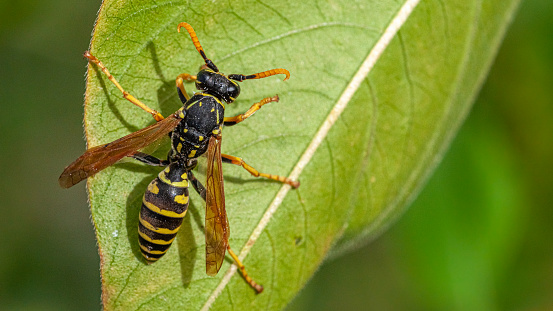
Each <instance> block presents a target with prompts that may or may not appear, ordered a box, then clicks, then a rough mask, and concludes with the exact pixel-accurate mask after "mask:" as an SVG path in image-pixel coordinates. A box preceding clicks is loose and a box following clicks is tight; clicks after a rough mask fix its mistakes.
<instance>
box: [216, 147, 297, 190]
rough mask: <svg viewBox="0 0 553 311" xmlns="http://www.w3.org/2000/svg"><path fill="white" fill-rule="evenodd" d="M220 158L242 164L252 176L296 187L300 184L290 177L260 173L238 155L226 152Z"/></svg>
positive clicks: (226, 161)
mask: <svg viewBox="0 0 553 311" xmlns="http://www.w3.org/2000/svg"><path fill="white" fill-rule="evenodd" d="M221 160H222V161H223V162H225V163H231V164H235V165H240V166H242V167H243V168H244V169H245V170H246V171H248V172H250V174H252V175H253V176H254V177H264V178H268V179H272V180H277V181H280V182H282V183H286V184H289V185H290V186H292V187H293V188H297V187H299V186H300V182H299V181H297V180H291V179H289V178H286V177H284V176H278V175H271V174H265V173H260V172H259V171H257V170H256V169H255V168H253V167H251V166H249V165H248V164H247V163H246V162H244V160H242V159H241V158H239V157H235V156H231V155H228V154H221Z"/></svg>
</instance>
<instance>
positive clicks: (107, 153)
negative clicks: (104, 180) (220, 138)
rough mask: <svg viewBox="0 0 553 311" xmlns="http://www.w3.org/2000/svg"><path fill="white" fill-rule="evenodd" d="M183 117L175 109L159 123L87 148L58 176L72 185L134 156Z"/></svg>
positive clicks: (163, 134)
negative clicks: (173, 112) (174, 111)
mask: <svg viewBox="0 0 553 311" xmlns="http://www.w3.org/2000/svg"><path fill="white" fill-rule="evenodd" d="M180 120H181V119H180V118H179V117H178V116H177V114H176V113H175V114H172V115H170V116H169V117H167V118H165V119H163V120H161V121H159V122H157V123H156V124H152V125H150V126H148V127H145V128H143V129H141V130H139V131H136V132H134V133H131V134H129V135H127V136H125V137H122V138H119V139H118V140H115V141H112V142H111V143H107V144H105V145H101V146H96V147H92V148H90V149H88V150H87V151H86V152H85V153H84V154H83V155H82V156H80V157H79V158H78V159H77V160H75V162H73V163H71V164H70V165H69V166H68V167H66V168H65V170H64V171H63V173H61V175H60V178H59V180H58V181H59V183H60V186H62V187H63V188H69V187H72V186H74V185H76V184H77V183H79V182H80V181H82V180H84V179H86V178H88V177H90V176H92V175H94V174H96V173H98V172H99V171H101V170H103V169H105V168H106V167H108V166H110V165H113V164H114V163H115V162H117V161H119V160H121V159H122V158H124V157H128V156H132V155H133V154H135V153H136V152H137V151H138V150H140V149H143V148H144V147H146V146H148V145H149V144H151V143H153V142H155V141H156V140H158V139H160V138H163V137H164V136H165V135H167V133H169V132H171V131H172V130H173V129H174V128H175V127H176V126H177V124H178V123H179V122H180Z"/></svg>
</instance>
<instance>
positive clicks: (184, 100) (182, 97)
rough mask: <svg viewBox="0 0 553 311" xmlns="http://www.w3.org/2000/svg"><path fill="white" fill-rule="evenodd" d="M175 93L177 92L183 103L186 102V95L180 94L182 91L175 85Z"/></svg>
mask: <svg viewBox="0 0 553 311" xmlns="http://www.w3.org/2000/svg"><path fill="white" fill-rule="evenodd" d="M177 93H178V94H179V98H180V100H181V101H182V102H183V103H186V101H187V99H186V97H185V96H184V94H182V91H181V90H180V88H179V87H178V86H177Z"/></svg>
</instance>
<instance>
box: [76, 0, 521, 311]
mask: <svg viewBox="0 0 553 311" xmlns="http://www.w3.org/2000/svg"><path fill="white" fill-rule="evenodd" d="M517 4H518V1H516V0H508V1H499V0H492V1H485V2H484V1H468V2H467V1H460V0H456V1H447V2H437V1H422V2H421V3H418V1H411V0H406V1H401V2H399V3H398V2H397V1H389V0H380V1H376V0H373V1H369V0H363V1H357V2H343V1H342V2H336V1H330V2H324V3H323V2H311V1H301V2H299V1H298V2H297V3H296V2H290V3H284V2H281V1H273V2H265V1H256V2H254V1H242V2H240V3H236V2H225V3H219V2H211V1H210V2H205V1H189V2H154V1H146V0H144V1H138V0H135V1H115V0H105V1H104V2H103V4H102V8H101V10H100V13H99V17H98V21H97V24H96V28H95V31H94V37H93V39H92V43H91V47H90V49H91V52H92V54H94V55H95V56H97V57H98V58H99V59H100V60H101V61H102V62H103V63H104V64H105V65H106V67H107V68H108V69H109V71H110V72H111V73H112V74H113V76H114V77H115V78H116V79H118V80H119V82H120V83H121V85H122V86H123V87H124V88H125V89H126V90H127V91H128V92H129V93H131V94H132V95H134V96H135V97H136V98H138V99H140V100H141V101H142V102H144V103H145V104H146V105H148V106H150V107H152V108H154V109H157V110H158V111H160V112H161V113H162V114H163V115H165V116H167V115H168V114H170V113H172V112H174V111H175V110H177V109H178V108H179V107H180V105H181V103H180V101H179V99H178V96H177V92H176V87H175V80H174V79H175V78H176V77H177V75H178V74H180V73H183V72H186V73H191V74H195V73H196V72H197V71H198V68H199V66H200V65H201V64H202V59H201V57H200V55H199V54H198V53H197V51H196V50H195V49H194V47H193V45H192V43H191V40H190V37H189V36H188V35H187V34H186V33H177V24H178V23H179V22H183V21H186V22H188V23H189V24H191V25H192V26H193V27H194V29H195V30H196V32H197V34H198V37H199V39H200V42H201V43H202V45H203V48H204V50H205V52H206V54H207V55H208V57H209V58H211V59H212V60H213V61H214V62H215V64H217V66H218V67H219V69H220V70H221V71H222V72H224V73H227V74H228V73H242V74H251V73H255V72H260V71H263V70H267V69H272V68H286V69H288V70H289V71H290V72H291V74H292V76H291V78H290V79H289V80H288V81H286V82H284V81H282V79H281V78H280V77H279V76H277V77H271V78H267V79H262V80H251V81H244V82H242V84H241V87H242V93H241V96H240V98H238V100H237V101H236V102H235V103H233V104H230V105H228V106H227V109H226V110H227V111H226V115H227V116H232V115H235V114H238V113H242V112H244V111H245V110H247V108H249V106H250V105H251V104H253V103H254V102H257V101H259V100H260V99H262V98H264V97H268V96H274V95H275V94H278V95H279V96H280V102H278V103H271V104H269V105H265V106H264V107H263V108H262V109H261V110H260V111H258V112H257V113H256V114H255V115H254V116H253V117H251V118H249V119H248V120H246V121H245V122H244V123H241V124H239V125H237V126H235V127H229V128H225V129H224V131H223V132H224V134H223V145H222V149H223V153H227V154H232V155H235V156H239V157H242V158H243V159H244V160H245V161H246V162H247V163H248V164H250V165H252V166H253V167H255V168H257V169H258V170H259V171H261V172H266V173H272V174H279V175H289V174H292V176H294V177H296V176H299V180H300V181H301V186H300V188H299V189H297V190H289V191H288V189H287V188H286V187H283V186H282V185H281V184H279V183H276V182H271V181H267V180H259V179H255V178H253V177H252V176H251V175H250V174H249V173H248V172H246V171H245V170H244V169H242V168H240V167H237V166H233V165H227V166H225V167H224V170H225V173H224V175H225V194H226V202H227V207H226V208H227V212H228V216H229V222H230V228H231V229H230V232H231V235H230V245H231V246H232V247H233V248H234V249H235V251H237V252H240V250H241V249H243V250H245V251H243V252H242V256H245V260H244V263H245V265H246V267H247V269H248V272H249V273H250V275H251V276H252V277H253V278H254V279H255V280H256V281H257V282H259V283H261V284H263V285H264V286H265V291H264V292H263V293H262V294H260V295H256V294H255V293H254V291H253V290H252V289H251V288H249V287H248V285H247V284H246V283H245V282H244V281H243V280H242V279H241V277H240V276H239V275H234V276H233V274H232V273H233V272H230V273H229V272H228V271H229V268H230V266H231V263H232V262H231V261H230V260H228V261H226V262H225V263H224V264H223V267H222V268H221V271H220V272H219V274H218V276H217V277H208V276H207V275H206V274H205V250H204V248H205V242H204V233H203V221H204V220H203V218H204V208H205V206H204V202H203V201H202V200H201V198H200V197H199V196H198V195H196V194H195V193H193V191H191V193H192V194H191V196H192V198H191V205H190V208H189V213H188V215H187V217H186V218H185V220H184V223H183V226H182V228H181V230H180V232H179V234H178V235H177V239H176V241H175V243H174V245H173V246H172V247H171V249H170V250H169V252H168V253H167V254H166V255H165V256H164V257H163V258H162V259H161V260H160V261H159V262H156V263H154V264H152V265H147V264H146V263H145V262H144V261H143V260H142V258H141V255H140V251H139V249H138V242H137V227H138V211H139V209H140V202H141V199H142V195H143V193H144V190H145V188H146V186H147V184H148V183H149V182H150V181H151V180H152V179H153V178H154V177H155V176H156V174H157V172H158V171H159V168H153V167H148V166H145V165H142V164H140V163H135V162H132V161H129V162H126V163H123V164H116V165H114V166H112V167H109V168H107V169H106V170H104V171H102V172H101V173H99V174H97V175H96V176H94V177H92V178H89V180H88V189H89V197H90V205H91V210H92V217H93V221H94V224H95V227H96V233H97V237H98V245H99V252H100V256H101V273H102V284H103V303H104V309H106V310H137V309H142V310H158V309H159V310H169V309H171V310H173V309H174V310H182V309H191V310H195V309H200V308H202V307H204V306H205V307H212V308H213V309H222V310H226V309H228V308H235V309H239V310H241V309H274V310H278V309H282V308H283V307H284V306H285V305H286V304H287V303H288V302H289V301H290V300H291V299H292V298H293V297H294V295H295V294H296V293H297V292H298V291H299V290H300V289H301V288H302V287H303V285H304V284H305V283H306V282H307V280H308V279H309V278H310V277H311V275H312V274H313V273H314V272H315V270H316V269H317V267H318V266H319V265H320V264H321V262H322V261H323V259H324V258H325V257H326V256H327V254H328V252H329V251H330V250H331V248H332V247H333V246H338V247H337V248H335V249H336V251H335V252H334V254H338V253H341V252H342V251H344V250H347V249H349V248H351V247H352V246H354V245H356V244H358V243H360V242H362V241H365V240H367V239H370V238H374V237H375V236H376V235H377V234H378V233H379V232H381V231H382V230H383V229H384V228H385V227H386V226H388V225H390V223H391V222H392V221H393V220H394V219H395V218H396V217H397V216H398V215H400V214H401V213H402V211H403V210H404V209H405V208H406V206H407V204H408V203H409V202H410V201H411V200H412V199H413V198H414V196H416V194H417V193H418V191H419V190H420V188H421V187H422V185H423V184H424V182H425V180H426V178H427V176H428V175H429V174H430V173H431V171H432V169H433V168H434V166H435V165H436V164H437V163H438V162H439V160H440V159H441V157H442V155H443V153H444V151H445V150H446V149H447V146H448V145H449V142H450V140H451V138H452V137H453V136H454V134H455V133H456V131H457V129H458V127H459V125H460V123H461V122H462V120H463V119H464V117H465V116H466V114H467V112H468V111H469V109H470V104H471V102H472V99H473V98H474V96H475V94H476V92H477V91H478V89H479V87H480V85H481V83H482V81H483V79H484V77H485V74H486V73H487V69H488V68H489V65H490V63H491V61H492V59H493V56H494V55H495V52H496V51H497V47H498V45H499V43H500V41H501V38H502V36H503V33H504V31H505V29H506V26H507V24H508V22H509V21H510V19H511V17H512V14H513V12H514V10H515V8H516V5H517ZM405 20H406V23H405V24H403V21H405ZM398 29H400V30H399V32H397V30H398ZM375 63H376V65H374V64H375ZM367 64H368V65H367ZM373 65H374V67H373ZM357 82H358V83H357ZM186 86H187V88H188V91H189V92H191V91H192V90H193V84H187V85H186ZM85 110H86V114H85V127H86V133H87V139H88V143H89V146H95V145H98V144H101V143H106V142H110V141H113V140H115V139H118V138H120V137H122V136H124V135H126V134H128V133H131V132H133V131H136V130H138V129H141V128H143V127H145V126H147V125H149V124H152V123H153V122H154V121H153V119H152V117H151V116H150V115H149V114H147V113H145V112H144V111H142V110H140V109H139V108H137V107H135V106H133V105H132V104H131V103H129V102H128V101H126V100H124V99H122V97H121V93H120V92H119V91H118V90H117V89H116V88H115V87H114V86H113V85H112V84H111V83H110V82H109V81H108V80H107V79H106V76H105V75H104V74H103V73H102V72H101V71H100V70H99V69H98V68H97V67H96V66H90V67H89V70H88V79H87V93H86V107H85ZM161 154H162V153H161ZM202 165H203V164H202V163H200V166H202ZM204 167H205V166H204ZM200 171H201V169H200ZM198 178H199V179H200V180H203V178H204V177H203V176H202V175H198ZM264 215H265V218H264ZM252 238H253V239H252ZM244 246H246V248H243V247H244ZM231 271H233V270H231ZM225 275H227V276H229V277H231V278H230V282H228V284H227V283H226V282H227V281H228V279H226V278H224V276H225ZM222 280H223V282H222Z"/></svg>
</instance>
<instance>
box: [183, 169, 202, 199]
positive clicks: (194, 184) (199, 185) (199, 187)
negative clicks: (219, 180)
mask: <svg viewBox="0 0 553 311" xmlns="http://www.w3.org/2000/svg"><path fill="white" fill-rule="evenodd" d="M186 174H187V175H188V181H190V182H191V183H192V187H194V189H196V192H198V194H199V195H200V196H201V197H202V199H204V201H205V193H206V190H205V187H204V185H202V183H201V182H200V181H199V180H197V179H196V177H195V176H194V173H192V171H187V172H186Z"/></svg>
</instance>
